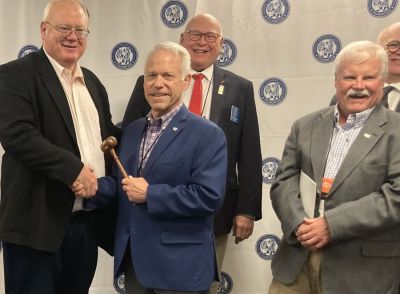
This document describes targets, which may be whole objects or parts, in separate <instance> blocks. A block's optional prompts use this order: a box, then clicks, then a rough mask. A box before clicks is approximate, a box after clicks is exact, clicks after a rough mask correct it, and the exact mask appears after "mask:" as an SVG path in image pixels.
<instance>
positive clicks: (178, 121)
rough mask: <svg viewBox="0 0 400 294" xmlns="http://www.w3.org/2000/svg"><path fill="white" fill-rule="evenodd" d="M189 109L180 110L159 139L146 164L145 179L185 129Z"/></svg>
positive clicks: (183, 107) (184, 107)
mask: <svg viewBox="0 0 400 294" xmlns="http://www.w3.org/2000/svg"><path fill="white" fill-rule="evenodd" d="M187 115H188V109H187V108H186V106H185V105H183V106H182V108H181V109H180V110H179V112H178V113H177V114H176V115H175V117H174V118H173V119H172V120H171V121H170V123H169V124H168V126H167V127H166V128H165V130H164V131H163V133H162V135H161V136H160V138H159V139H158V141H157V143H156V145H155V146H154V148H153V150H152V151H151V153H150V156H149V159H148V160H147V162H146V166H145V168H144V170H143V172H142V175H143V177H146V176H147V175H148V174H149V173H150V172H151V169H152V167H153V165H154V163H155V162H156V161H157V160H158V159H159V158H160V156H161V155H162V154H163V152H164V151H165V149H166V148H167V147H168V145H169V144H170V143H171V142H172V141H173V140H174V139H175V138H176V136H177V135H178V134H179V133H180V132H181V131H182V130H183V128H184V127H185V124H184V122H185V121H186V119H187Z"/></svg>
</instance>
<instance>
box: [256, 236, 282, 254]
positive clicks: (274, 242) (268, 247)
mask: <svg viewBox="0 0 400 294" xmlns="http://www.w3.org/2000/svg"><path fill="white" fill-rule="evenodd" d="M279 243H280V240H279V238H278V237H277V236H276V235H272V234H267V235H263V236H261V237H260V239H258V241H257V243H256V251H257V254H258V256H260V257H261V258H262V259H265V260H271V259H272V258H273V257H274V255H275V252H276V250H277V249H278V246H279Z"/></svg>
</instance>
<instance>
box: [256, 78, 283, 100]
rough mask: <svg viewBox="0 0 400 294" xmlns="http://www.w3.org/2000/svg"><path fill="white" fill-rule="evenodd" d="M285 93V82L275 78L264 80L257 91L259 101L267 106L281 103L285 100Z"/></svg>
mask: <svg viewBox="0 0 400 294" xmlns="http://www.w3.org/2000/svg"><path fill="white" fill-rule="evenodd" d="M286 93H287V87H286V84H285V82H284V81H282V80H281V79H278V78H275V77H273V78H270V79H267V80H265V81H264V82H263V83H262V84H261V86H260V90H259V94H260V98H261V100H262V101H263V102H264V103H265V104H267V105H269V106H275V105H278V104H279V103H281V102H282V101H283V100H284V99H285V98H286Z"/></svg>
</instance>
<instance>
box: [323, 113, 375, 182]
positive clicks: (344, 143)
mask: <svg viewBox="0 0 400 294" xmlns="http://www.w3.org/2000/svg"><path fill="white" fill-rule="evenodd" d="M374 108H375V107H373V108H370V109H367V110H365V111H363V112H359V113H351V114H349V116H348V117H347V121H346V123H345V124H344V125H342V126H341V125H340V124H339V111H338V108H337V105H336V107H335V127H334V128H333V133H332V137H331V141H330V146H329V150H328V155H327V160H326V166H325V172H324V177H325V178H330V179H334V178H335V177H336V174H337V172H338V170H339V168H340V166H341V165H342V162H343V159H344V158H345V157H346V154H347V152H348V151H349V149H350V147H351V145H352V144H353V142H354V140H355V139H356V137H357V136H358V134H359V133H360V131H361V129H362V127H363V126H364V124H365V122H366V121H367V119H368V117H369V116H370V114H371V113H372V111H373V110H374Z"/></svg>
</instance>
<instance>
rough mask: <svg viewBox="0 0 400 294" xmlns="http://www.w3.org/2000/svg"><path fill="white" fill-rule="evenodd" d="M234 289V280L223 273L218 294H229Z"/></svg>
mask: <svg viewBox="0 0 400 294" xmlns="http://www.w3.org/2000/svg"><path fill="white" fill-rule="evenodd" d="M232 289H233V280H232V278H231V277H230V276H229V275H228V274H227V273H225V272H223V271H221V281H220V282H219V284H218V290H217V293H218V294H229V293H231V291H232Z"/></svg>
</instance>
